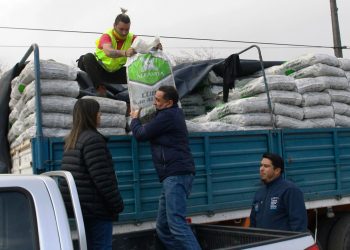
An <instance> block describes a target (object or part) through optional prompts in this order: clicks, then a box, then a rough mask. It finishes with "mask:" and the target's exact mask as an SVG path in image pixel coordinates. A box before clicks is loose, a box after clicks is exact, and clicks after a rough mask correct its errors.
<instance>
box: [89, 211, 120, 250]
mask: <svg viewBox="0 0 350 250" xmlns="http://www.w3.org/2000/svg"><path fill="white" fill-rule="evenodd" d="M84 224H85V232H86V241H87V248H88V250H112V233H113V223H112V221H109V220H100V219H92V218H89V219H88V218H84Z"/></svg>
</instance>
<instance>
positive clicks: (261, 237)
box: [113, 224, 314, 250]
mask: <svg viewBox="0 0 350 250" xmlns="http://www.w3.org/2000/svg"><path fill="white" fill-rule="evenodd" d="M192 230H193V232H194V234H195V236H196V237H197V240H198V242H199V244H200V245H201V247H202V250H209V249H210V250H214V249H226V250H228V249H232V250H234V249H261V250H263V249H266V250H270V249H282V248H283V249H284V250H288V249H291V250H292V249H293V250H295V249H305V248H306V247H307V246H311V245H313V244H314V241H313V238H312V236H311V235H310V233H299V232H286V231H274V230H262V229H255V228H242V227H232V226H217V225H200V224H193V225H192ZM113 246H114V248H115V249H143V250H164V249H165V248H164V247H163V246H162V244H161V242H160V241H159V240H158V238H157V234H156V231H155V230H144V231H139V232H133V233H124V234H118V235H115V236H114V239H113Z"/></svg>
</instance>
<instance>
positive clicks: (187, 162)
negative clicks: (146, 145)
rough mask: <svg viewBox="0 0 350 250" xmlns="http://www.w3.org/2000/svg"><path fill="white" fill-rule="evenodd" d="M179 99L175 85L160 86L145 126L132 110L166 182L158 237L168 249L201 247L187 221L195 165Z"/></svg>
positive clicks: (134, 129) (135, 129)
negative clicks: (151, 113)
mask: <svg viewBox="0 0 350 250" xmlns="http://www.w3.org/2000/svg"><path fill="white" fill-rule="evenodd" d="M178 100H179V95H178V93H177V91H176V89H175V88H174V87H172V86H162V87H160V88H159V89H158V91H157V92H156V94H155V99H154V105H155V107H156V109H157V112H156V116H155V118H153V119H152V120H151V121H150V122H149V123H147V124H145V125H142V124H141V121H140V120H139V119H138V117H139V110H132V111H131V112H130V116H131V118H132V121H131V125H130V127H131V130H132V133H133V135H134V136H135V138H136V139H137V140H140V141H147V140H149V141H150V142H151V150H152V159H153V163H154V166H155V168H156V171H157V173H158V177H159V181H160V182H161V183H162V193H161V196H160V198H159V207H158V216H157V224H156V230H157V234H158V237H159V238H160V240H161V241H162V243H163V244H164V246H165V247H166V248H167V249H200V246H199V244H198V242H197V240H196V238H195V236H194V235H193V232H192V230H191V228H190V227H189V225H188V224H187V222H186V200H187V198H188V196H189V194H190V191H191V188H192V182H193V179H194V174H195V166H194V161H193V158H192V154H191V150H190V147H189V144H188V132H187V127H186V122H185V118H184V114H183V112H182V109H180V108H179V107H178V105H177V103H178Z"/></svg>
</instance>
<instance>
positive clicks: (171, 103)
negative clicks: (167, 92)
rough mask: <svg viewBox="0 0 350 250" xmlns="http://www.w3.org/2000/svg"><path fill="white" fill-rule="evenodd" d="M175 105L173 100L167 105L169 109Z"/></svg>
mask: <svg viewBox="0 0 350 250" xmlns="http://www.w3.org/2000/svg"><path fill="white" fill-rule="evenodd" d="M173 105H174V101H173V100H169V103H168V105H167V107H168V108H170V107H172V106H173Z"/></svg>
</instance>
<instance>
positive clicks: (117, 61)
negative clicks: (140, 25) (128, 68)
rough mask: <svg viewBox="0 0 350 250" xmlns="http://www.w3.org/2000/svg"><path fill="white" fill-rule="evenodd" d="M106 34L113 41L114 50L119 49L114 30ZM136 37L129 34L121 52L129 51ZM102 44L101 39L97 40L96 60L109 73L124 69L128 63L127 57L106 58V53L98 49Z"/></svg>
mask: <svg viewBox="0 0 350 250" xmlns="http://www.w3.org/2000/svg"><path fill="white" fill-rule="evenodd" d="M105 34H108V35H109V36H110V37H111V39H112V48H113V49H117V39H116V38H115V36H114V34H113V28H111V29H109V30H107V31H106V32H105ZM133 37H134V35H133V34H132V33H129V34H128V35H127V37H126V39H125V41H124V43H123V46H122V47H121V50H127V49H129V48H130V47H131V43H132V38H133ZM99 44H100V38H99V39H97V40H96V51H95V56H96V59H97V60H98V61H99V62H100V63H101V65H102V67H103V68H104V69H105V70H106V71H108V72H115V71H117V70H119V69H120V68H122V67H123V66H124V65H125V63H126V57H124V56H123V57H118V58H111V57H108V56H106V54H105V53H104V51H103V50H102V49H99V48H98V45H99Z"/></svg>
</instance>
